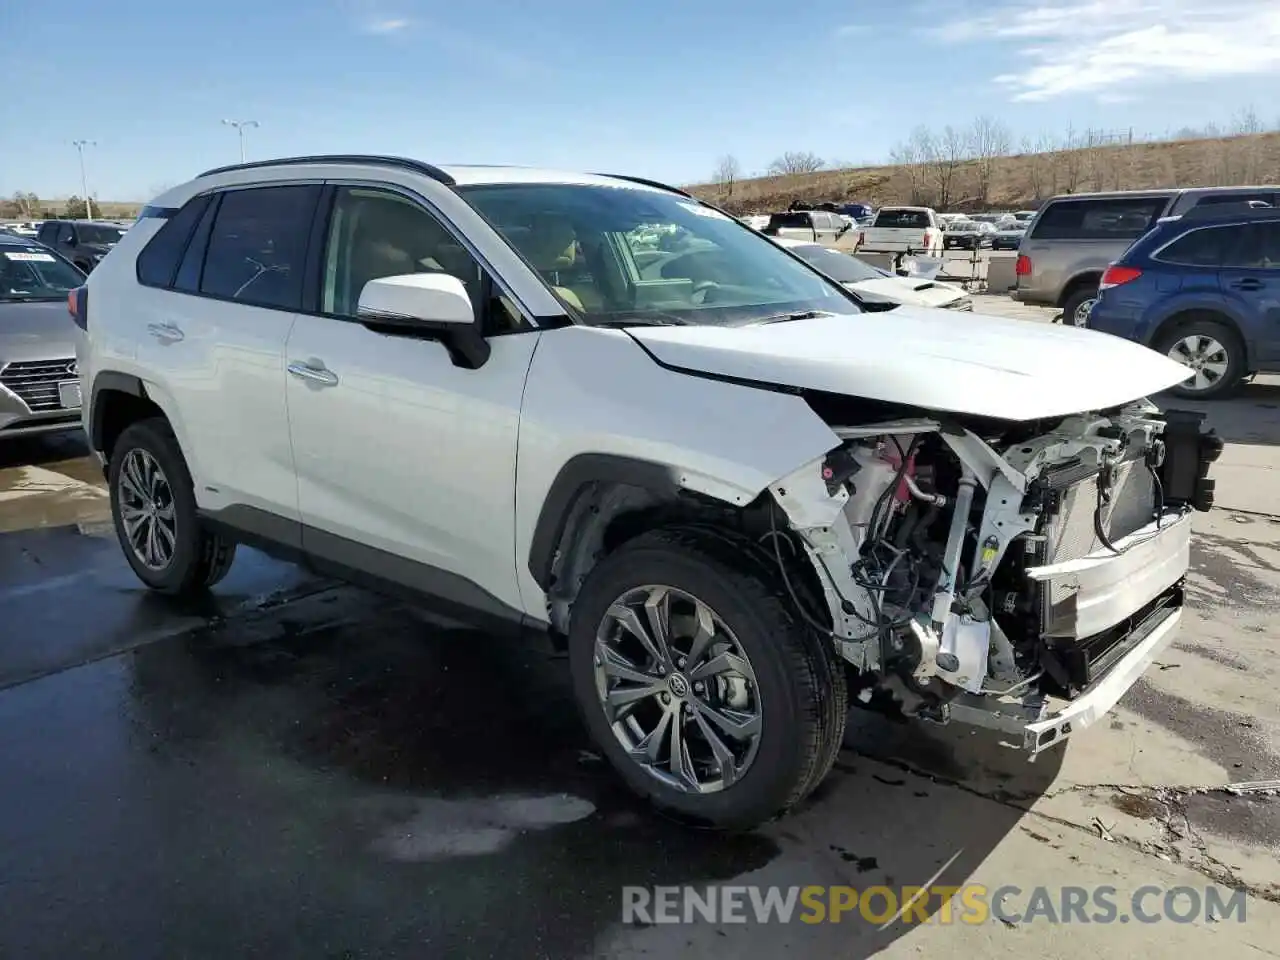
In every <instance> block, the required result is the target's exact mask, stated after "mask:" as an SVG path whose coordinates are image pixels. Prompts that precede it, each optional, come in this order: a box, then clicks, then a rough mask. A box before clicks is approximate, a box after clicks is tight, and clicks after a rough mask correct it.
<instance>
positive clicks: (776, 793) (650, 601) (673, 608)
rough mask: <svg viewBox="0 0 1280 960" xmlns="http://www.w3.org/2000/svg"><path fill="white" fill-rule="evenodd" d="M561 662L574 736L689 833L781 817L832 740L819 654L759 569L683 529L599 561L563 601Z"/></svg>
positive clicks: (808, 784)
mask: <svg viewBox="0 0 1280 960" xmlns="http://www.w3.org/2000/svg"><path fill="white" fill-rule="evenodd" d="M745 552H746V551H744V553H745ZM569 658H570V666H571V669H572V673H573V686H574V691H575V694H576V696H577V699H578V703H579V706H580V708H581V709H582V712H583V715H584V719H585V721H586V724H587V727H588V729H589V731H590V733H591V735H592V737H593V739H594V740H595V742H596V743H597V745H598V746H599V747H600V749H601V750H602V751H603V752H604V753H605V755H606V756H607V757H608V759H609V761H610V762H611V763H612V764H613V766H614V767H615V768H616V769H617V770H618V772H619V773H620V774H621V775H622V777H623V779H624V780H626V782H627V783H628V784H629V785H630V787H631V788H632V789H633V790H635V791H636V792H637V793H639V794H640V795H642V796H644V797H646V798H647V799H649V800H650V801H651V802H652V803H654V804H655V805H656V806H657V807H659V808H660V809H663V810H666V811H669V812H671V813H674V814H677V815H679V816H681V817H683V818H686V819H691V820H694V821H697V822H699V823H702V824H707V825H710V826H714V827H719V828H723V829H747V828H750V827H753V826H756V825H758V824H760V823H762V822H764V821H766V820H769V819H771V818H773V817H775V816H778V815H781V814H782V813H785V812H786V811H787V810H788V809H790V808H791V807H792V806H794V805H795V804H796V803H798V802H799V801H800V800H802V799H803V798H804V797H805V796H806V795H807V794H808V793H809V792H810V791H811V790H813V788H815V787H816V786H817V785H818V783H819V782H821V780H822V779H823V777H825V775H826V774H827V772H828V771H829V769H830V767H831V763H832V761H833V760H834V758H835V754H836V752H837V751H838V749H839V746H840V741H841V738H842V737H843V733H844V724H845V716H846V713H847V709H848V699H847V697H848V694H847V688H846V685H845V684H846V681H845V676H844V671H843V670H842V669H840V664H839V663H838V662H837V661H836V660H835V658H834V653H833V651H832V649H831V647H830V645H829V644H828V643H827V642H826V641H825V640H823V639H821V638H819V637H818V636H816V635H815V634H814V633H813V632H812V631H810V630H809V629H808V628H807V627H805V626H803V625H802V624H801V623H800V622H799V621H798V620H797V618H796V616H795V615H794V614H793V612H792V610H791V608H790V607H789V605H788V604H787V603H785V602H784V601H783V599H782V598H781V597H780V596H779V593H778V591H777V590H776V589H775V588H774V586H773V585H772V580H771V578H770V577H769V576H768V574H767V572H766V571H765V570H764V569H753V568H752V566H751V565H750V563H749V562H747V561H743V560H741V555H738V556H737V557H736V558H734V559H730V558H729V557H725V556H724V555H723V554H722V552H721V551H719V550H716V549H715V548H714V547H713V546H712V541H711V540H710V539H707V540H704V539H701V538H700V537H699V536H698V535H697V534H696V533H691V532H687V531H680V530H659V531H655V532H652V533H648V534H644V535H642V536H640V537H638V538H636V539H635V540H633V541H631V542H630V543H628V544H626V545H624V546H623V547H621V548H620V549H618V550H617V551H616V552H614V553H613V554H611V555H610V556H608V557H607V558H605V559H604V560H603V561H601V563H600V564H599V565H598V566H597V567H596V568H595V569H594V570H593V571H592V572H591V574H590V576H589V577H588V578H587V581H586V583H585V584H584V585H583V587H582V590H581V593H580V594H579V596H578V599H577V602H576V603H575V604H574V611H573V619H572V623H571V625H570V630H569Z"/></svg>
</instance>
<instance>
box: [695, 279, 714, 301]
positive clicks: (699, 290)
mask: <svg viewBox="0 0 1280 960" xmlns="http://www.w3.org/2000/svg"><path fill="white" fill-rule="evenodd" d="M719 289H720V284H718V283H716V282H715V281H714V280H703V281H702V282H700V283H695V284H694V285H693V292H692V293H690V294H689V297H690V299H691V300H693V302H694V303H706V302H707V296H708V294H710V293H712V292H713V291H715V290H719ZM713 299H714V298H713Z"/></svg>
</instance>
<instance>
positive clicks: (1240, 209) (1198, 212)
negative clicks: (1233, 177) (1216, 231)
mask: <svg viewBox="0 0 1280 960" xmlns="http://www.w3.org/2000/svg"><path fill="white" fill-rule="evenodd" d="M1251 214H1252V215H1254V216H1261V217H1264V218H1269V217H1270V216H1273V215H1274V216H1280V208H1278V207H1273V206H1272V205H1271V204H1269V203H1267V202H1266V201H1265V200H1240V201H1238V202H1235V203H1197V204H1196V205H1195V206H1194V207H1192V208H1191V209H1190V210H1188V211H1187V212H1186V213H1184V214H1183V215H1182V216H1181V217H1172V218H1169V219H1177V220H1181V221H1182V222H1183V223H1186V222H1188V221H1195V220H1221V219H1222V218H1224V217H1239V216H1242V215H1243V216H1248V215H1251Z"/></svg>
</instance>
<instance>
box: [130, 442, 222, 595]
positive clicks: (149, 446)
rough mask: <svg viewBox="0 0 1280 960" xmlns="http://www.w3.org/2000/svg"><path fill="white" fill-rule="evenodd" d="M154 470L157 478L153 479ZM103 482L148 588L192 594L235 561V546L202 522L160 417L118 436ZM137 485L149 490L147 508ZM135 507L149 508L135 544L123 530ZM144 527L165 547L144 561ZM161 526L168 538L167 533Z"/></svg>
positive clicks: (181, 461)
mask: <svg viewBox="0 0 1280 960" xmlns="http://www.w3.org/2000/svg"><path fill="white" fill-rule="evenodd" d="M152 468H154V469H152ZM157 472H158V475H159V481H158V482H156V481H154V480H153V478H154V477H155V476H156V474H157ZM140 477H141V478H142V483H141V484H139V478H140ZM107 485H108V488H109V490H110V493H111V519H112V521H113V523H114V524H115V529H116V537H117V538H118V539H119V541H120V547H121V549H122V550H123V551H124V556H125V559H126V560H127V561H128V562H129V566H131V567H132V568H133V572H134V573H135V574H137V576H138V579H139V580H141V581H142V582H143V583H144V584H146V585H147V586H148V587H149V588H150V589H152V590H154V591H156V592H157V593H163V594H168V595H170V596H192V595H197V594H200V593H203V592H204V591H206V590H207V589H208V588H210V587H212V586H213V585H214V584H216V583H218V581H220V580H221V579H222V578H223V577H225V576H226V575H227V572H228V571H229V570H230V569H231V564H232V562H233V561H234V560H235V552H236V545H235V543H234V542H232V541H229V540H226V539H225V538H223V537H221V536H218V535H216V534H213V533H211V532H209V531H208V530H207V529H205V527H204V525H203V524H202V523H201V521H200V517H199V515H198V513H197V512H196V499H195V492H194V490H193V487H192V483H191V474H190V472H189V471H188V470H187V463H186V460H185V459H184V458H183V456H182V451H181V449H180V448H179V446H178V440H177V438H176V437H175V436H174V435H173V430H172V428H171V427H170V426H169V423H168V421H166V420H165V419H164V418H163V417H153V418H150V419H147V420H140V421H138V422H137V423H134V424H131V425H130V426H129V427H127V428H126V429H125V430H124V432H123V433H121V434H120V438H119V439H118V440H117V441H116V443H115V446H114V447H113V448H112V450H111V459H110V461H109V466H108V469H107ZM140 486H141V487H142V488H144V489H145V490H150V491H154V496H152V497H151V503H152V505H153V506H152V507H151V508H148V507H147V506H146V505H145V501H146V498H142V500H141V503H142V505H141V507H140V506H139V504H140V500H139V498H138V496H137V494H136V493H135V491H138V490H139V488H140ZM139 509H141V510H142V512H143V513H148V511H150V515H149V521H148V519H144V520H143V521H142V522H141V524H140V526H138V527H137V528H135V536H137V537H138V538H139V541H140V544H141V545H140V546H139V545H135V544H134V543H133V542H132V541H131V540H130V537H129V532H128V530H127V528H126V520H129V521H130V523H133V522H134V521H136V519H137V516H138V513H137V511H138V510H139ZM148 522H149V526H148ZM148 529H151V530H154V531H155V536H156V537H157V544H159V545H160V546H167V547H168V549H167V550H159V548H157V552H156V553H153V554H152V560H153V561H157V562H148V560H147V553H148V551H147V549H145V548H146V547H147V545H148V541H147V538H146V536H145V532H146V530H148ZM165 530H168V531H169V533H170V534H171V536H166V535H165V533H164V531H165Z"/></svg>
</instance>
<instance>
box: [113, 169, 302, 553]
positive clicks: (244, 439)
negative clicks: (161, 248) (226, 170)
mask: <svg viewBox="0 0 1280 960" xmlns="http://www.w3.org/2000/svg"><path fill="white" fill-rule="evenodd" d="M320 191H321V186H320V185H319V184H295V183H281V184H273V185H268V186H254V187H245V188H239V189H230V190H225V191H222V192H220V194H218V195H217V196H216V197H215V200H214V201H213V202H212V203H210V204H209V206H208V207H207V209H206V210H205V211H204V212H203V215H202V217H201V220H200V223H199V225H198V226H197V227H196V229H195V232H194V235H193V236H192V238H191V242H190V244H189V246H188V247H187V250H186V253H185V256H184V258H183V260H182V263H181V264H180V266H179V268H178V271H177V275H176V278H175V280H174V281H173V283H172V289H170V290H160V289H147V288H146V287H141V288H140V289H141V290H145V291H146V295H145V296H143V295H140V296H139V297H138V303H137V305H136V309H137V313H138V316H137V322H138V324H139V326H140V327H141V334H142V335H141V337H140V339H139V344H138V354H137V356H138V360H139V362H140V364H141V366H142V369H144V370H146V371H148V384H147V386H148V390H149V391H152V392H153V395H155V396H156V398H157V402H159V403H160V405H161V406H162V407H163V408H164V409H165V411H166V413H169V415H170V420H171V421H173V423H174V429H175V430H176V431H177V432H178V437H179V440H180V441H181V443H182V447H183V451H184V452H185V453H186V455H187V459H188V460H189V461H190V463H191V467H192V473H193V478H194V479H195V481H196V500H197V502H198V503H199V504H200V506H201V507H204V508H206V509H215V510H216V509H221V508H225V507H232V506H234V507H250V508H253V509H256V510H258V511H264V512H266V513H269V514H273V515H275V516H278V517H283V518H286V519H287V520H289V521H292V522H293V523H294V524H295V525H296V523H297V520H298V488H297V479H296V477H295V474H294V466H293V455H292V452H291V449H290V446H289V420H288V415H287V412H286V408H285V379H286V375H285V370H284V367H285V363H284V348H285V343H286V342H287V340H288V337H289V331H290V329H291V328H292V327H293V323H294V321H295V319H296V318H297V315H298V311H299V310H301V309H302V295H303V289H304V272H305V268H306V262H307V259H306V257H307V246H308V243H309V242H310V237H311V229H312V220H313V217H314V216H315V210H316V206H317V200H318V198H319V195H320ZM280 532H281V533H282V534H283V533H284V531H283V530H281V531H280ZM294 533H295V535H296V527H295V531H294ZM280 539H286V540H289V539H296V536H295V537H289V536H283V535H282V536H281V537H280Z"/></svg>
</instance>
